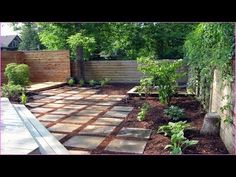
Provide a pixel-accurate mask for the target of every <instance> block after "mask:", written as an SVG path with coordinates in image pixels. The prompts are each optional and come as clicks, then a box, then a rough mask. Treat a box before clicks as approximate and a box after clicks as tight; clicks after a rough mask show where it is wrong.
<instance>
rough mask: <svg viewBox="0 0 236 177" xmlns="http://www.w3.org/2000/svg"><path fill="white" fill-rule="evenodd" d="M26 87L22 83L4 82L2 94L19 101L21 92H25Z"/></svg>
mask: <svg viewBox="0 0 236 177" xmlns="http://www.w3.org/2000/svg"><path fill="white" fill-rule="evenodd" d="M24 91H25V89H24V88H23V87H22V86H20V85H14V84H11V83H9V84H4V85H3V86H2V96H3V97H7V98H9V99H10V100H12V101H18V100H19V98H20V95H21V93H23V92H24Z"/></svg>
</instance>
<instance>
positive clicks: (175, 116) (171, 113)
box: [164, 105, 184, 121]
mask: <svg viewBox="0 0 236 177" xmlns="http://www.w3.org/2000/svg"><path fill="white" fill-rule="evenodd" d="M164 113H165V114H166V115H167V116H168V117H169V118H170V119H172V120H174V121H178V120H180V119H182V118H183V117H184V109H181V108H179V107H178V106H173V105H172V106H170V107H169V108H168V109H165V110H164Z"/></svg>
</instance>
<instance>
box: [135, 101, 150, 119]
mask: <svg viewBox="0 0 236 177" xmlns="http://www.w3.org/2000/svg"><path fill="white" fill-rule="evenodd" d="M149 109H150V106H149V104H147V103H144V104H143V106H142V107H141V110H140V112H139V113H138V117H137V118H138V120H139V121H144V120H145V117H146V115H147V114H148V111H149Z"/></svg>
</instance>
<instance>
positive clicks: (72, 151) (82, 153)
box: [69, 150, 90, 155]
mask: <svg viewBox="0 0 236 177" xmlns="http://www.w3.org/2000/svg"><path fill="white" fill-rule="evenodd" d="M69 153H70V154H72V155H90V152H88V151H78V150H69Z"/></svg>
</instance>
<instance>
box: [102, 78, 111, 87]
mask: <svg viewBox="0 0 236 177" xmlns="http://www.w3.org/2000/svg"><path fill="white" fill-rule="evenodd" d="M110 81H111V79H109V78H104V79H103V80H101V81H100V84H101V86H102V87H103V86H105V85H107V84H108V83H109V82H110Z"/></svg>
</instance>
